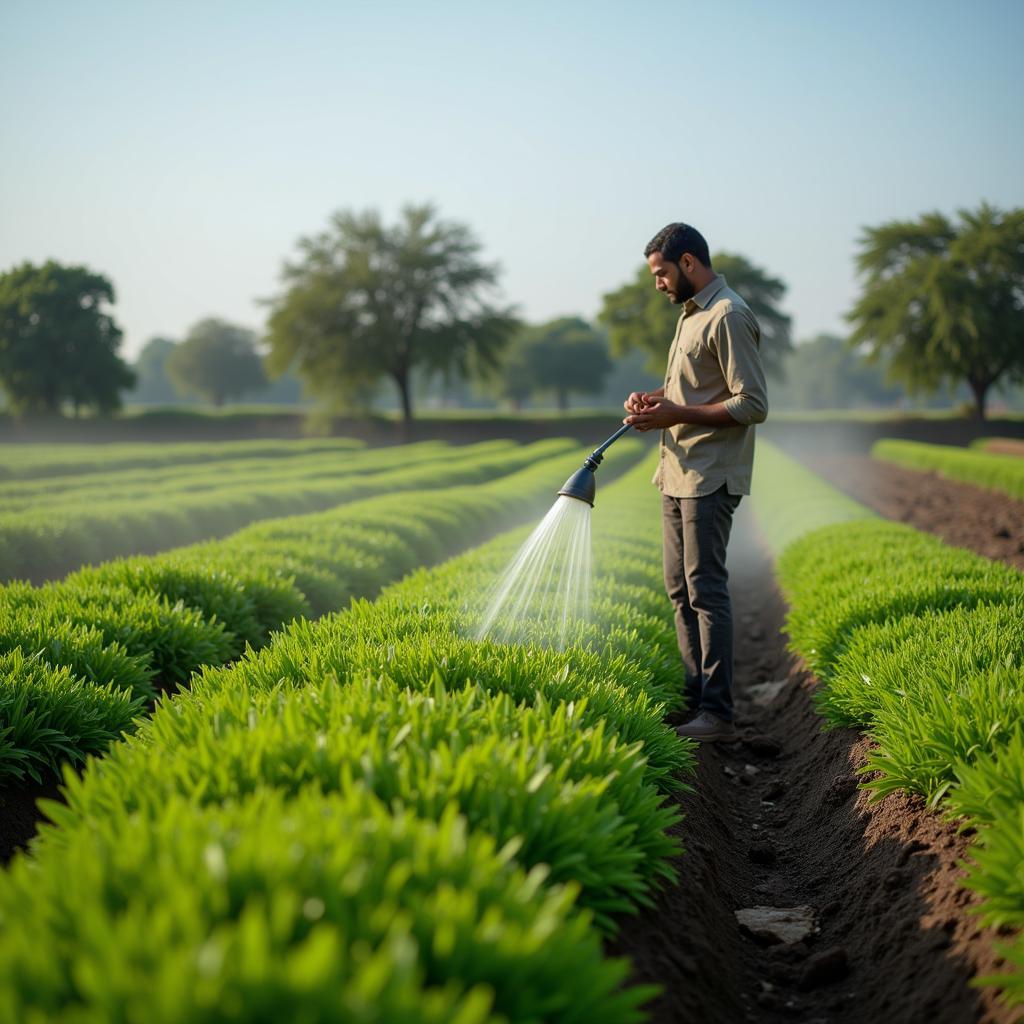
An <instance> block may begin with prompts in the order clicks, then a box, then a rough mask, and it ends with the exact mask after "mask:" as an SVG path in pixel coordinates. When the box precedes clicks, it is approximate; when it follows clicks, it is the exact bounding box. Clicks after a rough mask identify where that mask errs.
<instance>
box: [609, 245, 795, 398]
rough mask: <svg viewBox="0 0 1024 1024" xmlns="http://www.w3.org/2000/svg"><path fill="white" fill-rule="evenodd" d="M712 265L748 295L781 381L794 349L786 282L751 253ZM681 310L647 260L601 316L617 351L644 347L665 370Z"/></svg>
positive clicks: (722, 257)
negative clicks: (663, 290)
mask: <svg viewBox="0 0 1024 1024" xmlns="http://www.w3.org/2000/svg"><path fill="white" fill-rule="evenodd" d="M711 263H712V266H713V268H714V270H715V273H717V274H721V275H722V276H724V277H725V278H726V280H727V281H728V283H729V287H730V288H732V289H733V290H735V291H736V292H738V293H739V294H740V295H741V296H742V297H743V299H744V301H745V302H746V303H747V305H748V306H750V308H751V310H752V311H753V313H754V316H756V317H757V320H758V323H759V324H760V325H761V359H762V362H763V363H764V368H765V373H767V374H768V375H769V376H771V377H774V378H776V379H781V377H782V373H783V370H782V365H783V360H784V359H785V356H786V353H787V352H789V351H790V350H791V349H792V347H793V343H792V340H791V339H790V333H789V331H790V318H789V317H788V316H787V315H786V314H785V313H783V312H782V311H781V310H780V309H779V306H778V303H779V302H781V301H782V297H783V296H784V295H785V294H786V285H785V284H784V283H783V282H782V281H781V280H780V279H779V278H777V277H771V276H769V275H768V274H767V273H766V272H765V271H763V270H762V269H761V268H760V267H757V266H755V265H754V264H753V263H751V262H750V261H749V260H748V259H747V258H746V257H745V256H739V255H736V254H733V253H725V252H723V253H717V254H715V255H712V257H711ZM681 312H682V309H681V307H679V306H674V305H673V304H672V303H671V302H669V301H668V299H666V298H665V296H664V295H662V293H661V292H659V291H658V290H657V289H656V288H655V287H654V278H653V277H652V276H651V271H650V268H649V267H648V266H647V264H646V263H645V264H644V265H643V266H641V267H640V268H639V269H638V270H637V272H636V276H635V277H634V279H633V280H632V281H630V282H629V284H625V285H623V286H622V287H621V288H619V289H618V290H617V291H614V292H609V293H608V294H606V295H605V296H604V299H603V305H602V308H601V312H600V313H599V314H598V317H597V319H598V320H599V321H600V322H601V323H602V324H604V325H605V326H606V327H607V328H608V335H609V339H610V342H611V349H612V352H613V353H614V354H615V355H623V354H624V353H626V352H628V351H629V350H630V349H634V348H636V349H642V350H643V351H645V352H647V353H649V354H650V358H649V360H648V362H647V365H648V366H649V367H650V368H651V370H652V371H653V372H655V373H660V374H663V373H664V372H665V360H666V358H667V357H668V350H669V347H670V346H671V344H672V339H673V338H674V337H675V333H676V324H677V322H678V320H679V314H680V313H681Z"/></svg>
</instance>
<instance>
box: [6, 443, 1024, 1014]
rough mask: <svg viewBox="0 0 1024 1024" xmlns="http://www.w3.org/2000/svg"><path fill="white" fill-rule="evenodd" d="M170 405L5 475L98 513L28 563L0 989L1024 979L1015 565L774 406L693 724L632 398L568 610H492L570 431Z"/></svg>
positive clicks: (622, 1008)
mask: <svg viewBox="0 0 1024 1024" xmlns="http://www.w3.org/2000/svg"><path fill="white" fill-rule="evenodd" d="M123 447H125V448H127V446H123ZM143 447H145V446H139V449H140V450H138V451H135V452H133V451H131V450H124V451H122V450H117V451H111V452H109V453H104V452H103V451H102V450H93V449H90V450H88V457H87V458H83V465H82V467H79V471H76V467H75V466H74V465H72V464H71V463H70V462H69V461H67V460H68V457H69V456H68V453H66V452H62V451H54V452H52V453H51V454H50V456H48V457H49V458H50V461H49V464H48V465H49V472H48V473H47V474H44V475H39V476H32V475H31V474H30V473H29V472H28V471H26V466H25V465H22V466H21V469H20V470H19V471H18V472H15V471H14V470H13V469H12V467H14V466H15V465H16V462H17V460H16V459H13V458H12V459H10V460H9V461H8V462H7V463H4V465H6V466H7V467H8V470H9V472H8V475H7V477H6V480H5V482H4V483H3V484H2V485H0V508H3V509H7V510H11V511H7V512H4V513H3V514H4V515H8V514H9V515H14V514H15V513H16V512H17V513H18V514H24V515H25V516H26V521H30V520H31V517H32V512H33V510H35V511H36V513H37V516H36V518H37V519H39V521H40V523H42V522H44V520H45V516H46V515H53V516H57V515H58V514H59V515H60V516H63V517H64V519H63V520H61V522H63V523H67V524H75V523H76V522H80V521H87V523H88V527H84V526H82V527H80V528H76V527H71V526H69V527H68V532H69V536H71V535H74V536H75V537H78V538H79V540H77V541H76V542H75V543H76V544H79V545H80V546H79V547H75V546H74V545H72V544H71V542H70V541H68V542H67V543H63V542H62V543H63V546H57V544H56V542H55V541H54V540H53V537H54V536H55V534H54V533H53V532H51V533H50V534H49V536H50V542H49V543H50V546H49V547H46V546H43V545H42V542H40V545H41V546H40V547H39V548H37V549H36V554H35V555H34V556H33V557H36V558H40V559H42V560H43V561H44V563H45V565H46V571H45V572H43V573H39V572H38V571H37V570H36V569H35V567H34V566H35V563H33V562H32V561H31V558H30V557H29V556H27V555H22V556H21V557H22V558H23V559H24V562H23V563H22V564H23V565H24V566H25V567H27V571H23V572H22V573H21V575H22V576H28V577H30V578H29V579H28V580H25V579H22V580H17V579H12V578H11V576H12V575H13V576H16V575H18V574H17V573H14V574H8V580H9V581H8V582H7V583H6V584H4V585H3V586H2V587H0V808H6V809H7V810H8V812H9V814H8V817H7V820H5V822H4V831H5V835H4V836H3V839H4V842H5V844H6V845H5V847H4V853H5V856H10V860H9V862H8V863H7V865H6V867H5V868H3V869H2V871H0V1021H7V1020H11V1021H19V1022H20V1021H25V1022H29V1024H33V1022H43V1021H69V1022H70V1021H75V1022H97V1024H99V1022H106V1021H126V1022H135V1021H138V1022H143V1021H145V1022H150V1021H153V1022H158V1024H163V1022H167V1024H170V1022H177V1021H181V1022H185V1021H189V1022H191V1021H211V1022H212V1021H225V1020H268V1021H271V1020H273V1021H277V1020H309V1021H367V1022H376V1021H379V1022H390V1021H409V1022H413V1021H417V1022H418V1021H424V1022H426V1021H434V1022H438V1024H440V1022H450V1021H453V1022H461V1024H472V1022H479V1024H483V1022H524V1024H525V1022H537V1024H539V1022H547V1021H587V1022H589V1021H609V1022H613V1021H614V1022H618V1021H623V1022H626V1021H630V1022H632V1021H635V1022H641V1021H650V1022H657V1024H660V1022H663V1021H664V1022H668V1021H674V1020H689V1019H694V1020H708V1021H712V1022H716V1024H717V1022H721V1024H726V1022H732V1021H742V1020H755V1021H765V1022H767V1024H777V1022H778V1024H781V1021H784V1020H788V1021H791V1020H794V1019H806V1020H828V1021H829V1022H830V1024H853V1022H854V1021H861V1020H864V1019H873V1020H893V1021H912V1020H936V1021H950V1022H956V1024H959V1022H960V1021H964V1022H967V1021H972V1020H973V1021H982V1020H984V1021H992V1022H997V1024H1003V1022H1010V1021H1013V1020H1016V1019H1018V1018H1019V1007H1021V1006H1024V943H1022V941H1021V939H1020V937H1019V936H1020V929H1021V927H1022V925H1024V874H1022V865H1024V726H1022V722H1024V675H1022V668H1021V664H1020V653H1021V651H1022V650H1024V577H1022V576H1021V574H1020V573H1019V572H1018V571H1017V570H1016V569H1015V568H1013V567H1012V565H1008V564H1005V562H1002V561H998V560H992V559H990V558H986V557H983V556H982V555H979V554H976V553H974V552H972V551H967V550H964V549H962V548H958V547H953V546H949V545H947V544H946V543H944V542H943V540H941V539H940V538H939V537H936V536H935V535H934V534H933V533H931V532H926V531H923V530H919V529H915V528H914V527H912V526H909V525H907V524H906V523H897V522H892V521H891V520H889V519H886V518H884V517H882V516H879V515H878V514H877V513H876V511H875V510H874V509H873V508H872V507H870V505H869V504H868V503H865V502H861V501H858V500H856V499H855V498H854V497H852V496H850V495H849V494H845V493H843V492H842V491H840V490H839V489H837V488H836V487H834V486H832V485H831V484H830V483H828V482H827V481H826V480H825V479H824V478H823V477H822V476H821V475H819V474H818V473H816V472H814V471H813V470H811V469H809V468H807V466H805V465H801V464H799V463H797V462H796V461H794V460H793V459H791V458H790V457H789V456H787V455H786V454H784V453H783V452H782V451H781V450H780V449H778V448H775V447H773V446H771V445H769V444H767V443H765V442H763V441H762V442H759V454H758V461H757V467H756V479H755V493H754V495H753V497H752V498H751V499H749V500H745V501H744V503H743V504H742V505H741V511H740V513H739V516H738V518H737V521H736V525H735V527H734V531H735V534H736V536H735V538H734V542H733V546H732V547H731V549H730V565H731V567H732V578H733V579H732V586H733V594H734V607H735V623H736V644H737V649H736V650H737V653H736V676H737V681H736V690H737V693H736V697H737V721H738V725H739V726H740V741H739V742H738V743H736V744H730V745H725V744H722V745H705V746H704V747H702V748H699V749H698V748H697V747H696V746H695V745H694V744H693V743H692V742H690V741H686V740H682V739H680V738H679V736H678V735H677V733H676V731H675V729H674V728H673V726H674V725H675V724H677V723H678V722H680V721H683V720H685V718H684V715H685V709H684V707H683V704H682V687H681V678H680V666H679V655H678V650H677V646H676V635H675V629H674V625H673V621H672V615H671V608H670V605H669V603H668V601H667V599H666V597H665V593H664V584H663V581H662V570H661V551H660V547H661V533H660V531H661V526H660V508H659V503H658V500H657V493H656V491H654V489H653V488H652V487H651V486H650V477H651V473H652V469H653V464H652V462H651V460H650V459H649V458H647V457H644V451H645V450H646V449H645V446H644V445H643V444H642V443H641V441H640V440H639V439H634V438H630V437H626V438H624V439H623V440H622V441H619V442H618V443H617V444H616V445H614V446H613V447H611V448H610V449H609V450H608V452H607V454H606V456H605V462H604V463H603V465H602V467H601V469H600V471H599V474H598V494H597V501H596V507H595V509H594V510H593V512H592V513H590V517H591V521H590V528H591V532H592V555H593V577H592V583H591V589H590V593H589V601H588V612H587V615H586V618H585V619H583V620H579V621H574V622H572V623H571V627H570V629H569V632H568V640H566V635H565V633H564V629H565V627H564V624H562V630H561V632H560V629H559V626H560V624H559V623H557V622H555V621H554V620H553V619H552V618H551V617H549V616H544V617H536V616H535V617H534V618H533V619H530V620H529V621H528V624H527V625H526V626H523V625H521V624H520V625H519V627H518V628H517V630H516V631H515V632H514V633H511V634H508V635H505V634H502V637H503V638H502V639H501V640H498V639H495V636H494V635H491V634H488V635H486V636H483V635H482V632H481V626H482V625H483V624H484V622H485V620H486V618H487V604H488V597H489V595H491V594H492V593H493V591H494V588H495V585H496V581H498V580H499V578H500V577H501V576H502V573H503V570H505V569H506V567H507V566H509V565H510V563H511V562H512V560H513V558H514V556H515V555H516V553H517V551H519V550H520V548H521V545H522V544H523V542H524V541H525V540H526V538H527V536H528V535H529V534H530V533H531V530H533V528H534V527H535V526H536V524H537V522H538V521H539V520H540V518H541V516H542V515H543V514H544V512H545V511H546V510H547V509H548V508H549V507H550V506H551V504H552V501H553V500H554V492H555V491H556V490H557V487H558V485H560V484H561V482H562V481H563V480H564V479H565V478H566V477H567V476H568V475H569V474H570V473H571V472H572V471H573V470H574V469H576V468H577V467H578V465H579V463H580V461H581V458H582V455H583V454H585V453H581V451H580V449H579V446H578V445H576V444H575V443H573V442H570V441H567V440H559V439H555V440H549V441H543V442H537V443H534V444H530V445H516V444H513V443H512V442H488V443H485V444H479V445H472V446H467V447H457V448H454V447H453V448H449V447H447V446H445V445H443V444H440V443H434V442H429V443H423V444H416V445H409V446H402V447H396V448H391V449H383V450H372V451H371V450H369V449H366V448H363V447H361V446H359V445H353V444H348V445H346V444H334V445H331V444H326V445H325V446H324V447H323V448H317V447H316V446H315V445H309V446H305V445H298V446H295V447H294V448H292V449H290V450H288V449H282V450H278V449H277V448H275V446H274V445H265V446H259V445H256V444H253V445H251V446H250V447H243V446H230V447H232V448H233V449H236V450H235V451H234V452H233V453H232V454H224V453H222V452H220V453H218V452H207V454H206V456H205V457H204V458H202V459H201V458H200V457H199V454H200V453H199V452H198V450H196V446H182V448H183V450H182V452H180V453H179V455H180V456H181V457H179V458H178V459H177V460H175V459H172V458H168V459H165V460H161V459H159V458H157V457H156V455H155V454H154V455H153V456H148V455H146V454H145V452H144V451H142V450H141V449H142V448H143ZM224 447H228V446H224ZM105 454H106V455H107V456H108V457H106V458H105ZM220 455H224V457H219V456H220ZM146 458H151V459H152V461H151V462H150V463H148V464H147V463H144V462H142V461H140V460H143V459H146ZM61 459H64V460H65V461H64V462H61V461H60V460H61ZM186 459H188V460H190V461H186ZM133 460H135V461H133ZM58 480H63V481H64V482H65V486H62V487H61V488H60V489H59V490H53V489H54V488H56V487H57V484H56V481H58ZM331 488H333V489H331ZM51 494H53V495H54V497H53V500H52V502H51V501H50V496H51ZM243 494H247V495H250V496H253V497H252V505H250V506H249V507H250V511H249V512H248V513H244V514H242V513H239V514H238V515H237V516H236V518H235V519H234V520H232V519H231V518H230V516H226V517H225V518H224V519H223V520H220V521H218V522H220V525H214V522H215V521H214V520H213V519H210V520H203V524H205V525H200V524H199V522H198V520H199V519H200V518H201V512H200V511H198V510H199V509H201V508H202V507H204V506H202V505H201V504H196V505H188V506H187V508H188V511H181V510H182V509H183V508H185V507H186V506H183V505H182V504H181V503H182V502H186V503H187V502H189V501H192V500H196V501H197V502H200V501H201V500H203V499H209V505H208V506H206V507H209V508H213V507H214V506H215V505H216V502H218V501H221V500H225V498H228V499H230V500H235V497H238V496H241V495H243ZM289 494H291V495H293V496H294V497H295V504H292V505H285V506H283V507H282V506H281V505H278V504H276V498H275V497H274V496H275V495H277V496H286V495H289ZM108 498H109V501H108V500H107V499H108ZM561 500H563V501H564V500H567V499H561ZM44 501H45V504H44V506H43V511H42V513H40V511H39V507H38V505H39V503H40V502H44ZM19 502H21V503H22V505H21V508H20V509H17V508H16V506H17V504H18V503H19ZM161 502H163V504H164V505H165V506H166V507H167V508H168V509H175V510H178V515H179V517H180V521H181V522H183V523H185V524H187V525H186V527H185V528H183V529H181V530H177V531H176V530H168V532H167V534H166V535H165V537H164V539H163V540H162V541H156V542H153V543H151V544H145V543H140V542H139V540H138V538H139V534H134V535H133V539H132V541H131V543H130V544H129V545H128V546H127V547H126V549H125V550H124V551H121V552H118V551H117V550H114V551H113V552H111V551H110V550H108V548H106V547H99V546H97V545H98V543H99V542H98V541H96V540H95V538H96V537H99V536H101V531H100V526H99V525H98V524H99V523H100V522H101V519H102V517H103V516H108V517H109V518H108V519H107V520H105V522H107V523H109V524H111V525H110V526H109V536H111V537H113V536H116V535H117V533H118V530H119V529H121V530H123V532H124V533H125V536H128V534H129V529H128V527H127V526H124V525H123V524H124V523H127V522H128V520H129V517H130V514H131V510H132V509H133V508H134V509H140V508H141V509H143V511H140V512H138V513H137V517H138V518H137V519H136V520H134V521H135V522H141V521H142V519H143V517H144V516H146V515H150V514H152V513H153V512H155V510H157V509H159V508H160V504H161ZM4 503H7V504H4ZM253 510H255V511H253ZM76 514H77V515H78V516H79V520H76V519H75V516H76ZM211 515H212V513H211ZM119 516H120V517H122V518H118V517H119ZM45 521H46V522H48V523H49V524H50V526H49V527H47V528H48V529H50V530H51V531H54V530H56V529H57V528H56V527H54V526H53V523H55V522H56V521H57V520H56V519H50V520H45ZM118 523H120V524H122V525H121V526H120V527H118V526H117V525H116V524H118ZM61 529H63V527H61ZM104 529H107V527H104ZM140 529H141V528H140ZM89 531H92V532H91V533H90V532H89ZM203 531H205V532H203ZM44 533H45V530H43V531H41V533H40V536H41V537H42V536H43V535H44ZM87 536H89V537H92V538H93V539H92V540H91V541H90V542H89V543H85V542H84V541H83V540H81V538H84V537H87ZM156 536H157V537H159V536H160V534H159V533H158V534H157V535H156ZM104 543H106V542H104ZM89 544H91V545H92V546H91V547H90V546H89ZM81 545H84V546H81ZM57 551H59V552H60V553H61V558H62V559H63V561H61V560H60V559H58V558H56V556H55V552H57ZM76 551H79V552H84V554H82V556H81V557H78V561H77V562H74V563H73V564H72V562H73V559H75V557H76ZM118 554H121V555H124V556H125V557H116V556H117V555H118ZM87 563H91V564H87ZM47 577H51V578H50V579H49V580H48V581H44V580H46V578H47ZM33 578H34V580H35V582H33V581H32V579H33ZM538 607H539V605H538ZM40 797H42V799H39V798H40ZM37 800H38V801H39V803H38V808H36V801H37ZM15 812H17V813H15ZM16 819H17V820H16ZM26 843H27V844H28V845H27V848H25V849H21V850H20V851H19V852H16V853H14V852H13V851H14V850H15V849H17V848H19V847H22V846H25V845H26ZM12 853H13V856H11V854H12ZM766 908H768V909H772V908H789V910H790V912H792V913H793V914H796V917H798V918H800V917H801V916H802V917H803V918H806V920H807V922H808V923H807V928H806V930H805V931H804V932H803V933H802V934H801V935H800V937H799V938H793V937H787V938H785V939H782V940H779V939H778V938H777V937H776V938H773V939H768V938H767V937H766V934H765V933H764V932H763V931H759V930H758V927H759V926H755V925H753V924H751V923H750V921H751V920H752V918H751V917H750V916H749V915H750V914H756V913H759V912H764V911H765V909H766ZM797 912H799V913H797ZM707 964H714V967H715V974H716V978H715V980H714V982H711V981H709V979H708V977H707V975H706V967H705V966H704V965H707ZM881 965H884V971H883V970H882V966H881Z"/></svg>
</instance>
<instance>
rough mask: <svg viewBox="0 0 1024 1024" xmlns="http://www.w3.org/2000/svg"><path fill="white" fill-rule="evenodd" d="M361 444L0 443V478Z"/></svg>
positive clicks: (286, 454) (275, 454) (336, 441)
mask: <svg viewBox="0 0 1024 1024" xmlns="http://www.w3.org/2000/svg"><path fill="white" fill-rule="evenodd" d="M362 447H364V444H363V442H362V441H356V440H352V439H350V438H319V439H310V440H302V441H267V440H264V441H218V442H216V443H210V442H208V441H202V442H188V443H184V444H180V443H179V444H168V443H164V442H162V441H161V442H155V443H140V442H137V441H134V442H131V443H125V444H0V480H28V479H32V478H33V477H40V476H62V475H64V474H82V473H110V472H117V471H119V470H125V469H155V468H159V467H162V466H174V465H187V464H197V463H203V462H221V461H225V460H231V459H239V458H278V457H282V456H284V457H292V456H295V455H308V454H311V453H313V452H335V453H337V454H339V455H340V454H342V453H344V452H347V451H356V450H358V449H360V448H362Z"/></svg>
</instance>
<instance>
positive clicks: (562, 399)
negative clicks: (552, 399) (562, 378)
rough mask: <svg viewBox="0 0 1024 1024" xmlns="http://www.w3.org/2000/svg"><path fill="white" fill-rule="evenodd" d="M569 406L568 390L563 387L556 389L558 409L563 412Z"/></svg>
mask: <svg viewBox="0 0 1024 1024" xmlns="http://www.w3.org/2000/svg"><path fill="white" fill-rule="evenodd" d="M568 408H569V392H568V390H567V389H565V388H559V389H558V410H559V412H565V411H566V410H567V409H568Z"/></svg>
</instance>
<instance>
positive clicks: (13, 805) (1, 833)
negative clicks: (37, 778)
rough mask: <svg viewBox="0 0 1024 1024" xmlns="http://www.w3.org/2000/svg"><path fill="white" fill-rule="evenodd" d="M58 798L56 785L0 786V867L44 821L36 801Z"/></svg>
mask: <svg viewBox="0 0 1024 1024" xmlns="http://www.w3.org/2000/svg"><path fill="white" fill-rule="evenodd" d="M43 797H46V798H48V799H50V800H58V799H60V792H59V790H58V788H57V782H56V781H55V780H54V781H47V782H44V783H43V784H42V785H39V784H38V783H35V782H21V783H18V782H15V783H11V784H10V785H7V786H0V864H6V863H7V861H9V860H10V859H11V857H13V856H14V854H15V853H16V852H17V851H18V850H20V849H21V848H22V847H24V846H27V845H28V842H29V840H30V839H31V838H32V837H33V836H34V835H35V834H36V829H37V828H38V827H39V822H40V820H46V819H44V818H43V816H42V815H41V814H40V812H39V810H38V808H37V807H36V801H37V800H40V799H42V798H43Z"/></svg>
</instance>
